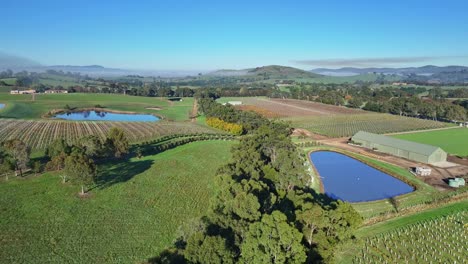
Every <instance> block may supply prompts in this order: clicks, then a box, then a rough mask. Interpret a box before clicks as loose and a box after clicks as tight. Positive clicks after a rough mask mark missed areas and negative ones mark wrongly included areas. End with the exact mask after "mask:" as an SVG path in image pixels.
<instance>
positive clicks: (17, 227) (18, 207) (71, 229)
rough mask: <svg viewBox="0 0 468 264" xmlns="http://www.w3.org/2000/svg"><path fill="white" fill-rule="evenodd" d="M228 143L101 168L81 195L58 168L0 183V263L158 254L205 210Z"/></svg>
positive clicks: (131, 259)
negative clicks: (93, 185) (96, 181)
mask: <svg viewBox="0 0 468 264" xmlns="http://www.w3.org/2000/svg"><path fill="white" fill-rule="evenodd" d="M232 144H234V142H227V141H206V142H195V143H190V144H187V145H184V146H181V147H177V148H175V149H172V150H169V151H166V152H163V153H161V154H158V155H155V156H147V157H144V158H142V159H140V160H138V159H131V160H130V161H128V162H114V163H112V164H107V165H102V166H100V167H99V172H100V179H102V180H103V182H102V184H101V185H100V186H99V187H96V188H94V189H93V190H92V191H91V197H88V198H85V199H81V198H78V197H77V192H78V191H79V187H78V186H74V185H70V184H62V183H61V182H60V178H59V177H58V175H57V174H58V173H46V174H43V175H41V176H37V177H32V176H31V177H30V178H26V179H10V180H9V181H8V182H5V181H3V180H2V181H3V182H0V193H1V195H0V210H1V217H0V241H1V242H0V262H2V263H141V262H143V261H145V260H147V259H148V258H151V257H153V256H155V255H157V254H158V253H159V252H160V251H161V250H163V249H164V248H165V247H167V246H170V245H171V243H172V242H173V240H174V239H175V235H176V231H177V229H178V227H179V226H180V225H181V224H182V223H183V222H184V221H187V220H188V219H191V218H194V217H198V216H201V215H202V214H204V213H205V212H206V210H207V208H208V206H209V200H210V197H212V196H213V194H214V192H215V186H214V180H213V179H214V176H215V172H216V170H217V168H218V167H219V166H220V165H221V164H223V163H225V162H227V161H228V160H229V157H230V151H229V150H230V147H231V146H232Z"/></svg>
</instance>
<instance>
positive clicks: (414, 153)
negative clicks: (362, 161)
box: [351, 131, 447, 164]
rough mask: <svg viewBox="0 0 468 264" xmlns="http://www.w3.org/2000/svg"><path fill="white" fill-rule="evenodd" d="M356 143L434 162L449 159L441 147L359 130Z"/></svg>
mask: <svg viewBox="0 0 468 264" xmlns="http://www.w3.org/2000/svg"><path fill="white" fill-rule="evenodd" d="M351 141H352V142H353V143H354V144H358V145H360V146H362V147H365V148H369V149H373V150H375V151H379V152H383V153H387V154H391V155H394V156H397V157H401V158H405V159H409V160H414V161H417V162H423V163H428V164H433V163H437V162H443V161H446V160H447V153H446V152H445V151H443V150H442V149H441V148H439V147H435V146H431V145H426V144H421V143H416V142H411V141H406V140H402V139H397V138H392V137H387V136H383V135H377V134H373V133H369V132H364V131H359V132H358V133H356V134H355V135H354V136H353V137H352V138H351Z"/></svg>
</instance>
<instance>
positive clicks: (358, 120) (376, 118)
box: [284, 112, 450, 137]
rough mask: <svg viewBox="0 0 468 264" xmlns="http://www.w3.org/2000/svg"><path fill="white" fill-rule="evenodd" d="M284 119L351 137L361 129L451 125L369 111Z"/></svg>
mask: <svg viewBox="0 0 468 264" xmlns="http://www.w3.org/2000/svg"><path fill="white" fill-rule="evenodd" d="M284 120H286V121H290V122H291V124H292V126H293V127H295V128H303V129H306V130H308V131H310V132H313V133H316V134H320V135H324V136H328V137H349V136H352V135H354V134H355V133H356V132H358V131H361V130H363V131H367V132H371V133H377V134H385V133H395V132H403V131H412V130H424V129H434V128H442V127H447V126H450V124H447V123H442V122H437V121H432V120H426V119H418V118H411V117H404V116H396V115H390V114H378V113H368V112H367V113H365V114H354V115H330V116H312V117H293V118H284Z"/></svg>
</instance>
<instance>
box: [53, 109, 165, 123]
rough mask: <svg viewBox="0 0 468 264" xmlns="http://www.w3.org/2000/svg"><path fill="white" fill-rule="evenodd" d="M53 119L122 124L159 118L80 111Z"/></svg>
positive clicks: (59, 115)
mask: <svg viewBox="0 0 468 264" xmlns="http://www.w3.org/2000/svg"><path fill="white" fill-rule="evenodd" d="M54 117H55V118H60V119H66V120H75V121H82V120H84V121H122V122H156V121H159V118H158V117H156V116H154V115H148V114H118V113H109V112H97V111H81V112H72V113H63V114H58V115H55V116H54Z"/></svg>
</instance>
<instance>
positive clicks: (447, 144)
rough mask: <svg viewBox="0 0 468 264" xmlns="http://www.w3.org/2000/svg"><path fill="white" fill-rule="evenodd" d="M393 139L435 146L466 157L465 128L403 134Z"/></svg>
mask: <svg viewBox="0 0 468 264" xmlns="http://www.w3.org/2000/svg"><path fill="white" fill-rule="evenodd" d="M393 137H396V138H400V139H404V140H409V141H414V142H418V143H423V144H429V145H433V146H437V147H440V148H442V149H443V150H445V151H447V152H448V153H450V154H453V155H459V156H468V129H467V128H454V129H446V130H437V131H427V132H417V133H405V134H400V135H393Z"/></svg>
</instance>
